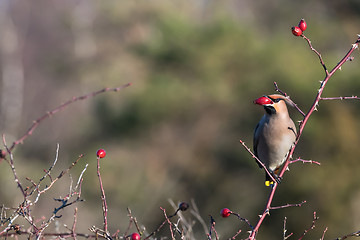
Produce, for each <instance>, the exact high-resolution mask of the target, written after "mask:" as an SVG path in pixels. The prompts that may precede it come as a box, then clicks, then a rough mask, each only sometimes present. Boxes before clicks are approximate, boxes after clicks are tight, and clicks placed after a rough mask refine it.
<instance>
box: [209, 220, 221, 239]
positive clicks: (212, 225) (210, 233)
mask: <svg viewBox="0 0 360 240" xmlns="http://www.w3.org/2000/svg"><path fill="white" fill-rule="evenodd" d="M212 232H214V234H215V239H216V240H219V236H218V234H217V232H216V229H215V220H214V218H213V217H212V216H211V215H210V229H209V233H208V234H207V236H208V239H209V240H211V239H212Z"/></svg>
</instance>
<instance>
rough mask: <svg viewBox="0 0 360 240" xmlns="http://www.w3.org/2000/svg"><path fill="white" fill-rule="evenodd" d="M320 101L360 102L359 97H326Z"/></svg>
mask: <svg viewBox="0 0 360 240" xmlns="http://www.w3.org/2000/svg"><path fill="white" fill-rule="evenodd" d="M320 100H360V97H358V96H351V97H326V98H323V97H322V98H320Z"/></svg>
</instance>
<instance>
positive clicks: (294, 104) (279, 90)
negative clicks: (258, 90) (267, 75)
mask: <svg viewBox="0 0 360 240" xmlns="http://www.w3.org/2000/svg"><path fill="white" fill-rule="evenodd" d="M274 86H275V91H277V92H279V93H280V94H281V95H283V96H284V97H286V99H287V101H288V102H290V104H291V105H292V106H293V107H294V108H296V110H298V111H299V113H301V115H303V117H305V113H304V112H303V111H302V110H301V109H300V108H299V107H298V105H297V104H296V103H295V102H294V101H293V100H292V99H291V98H290V96H288V95H287V94H286V92H283V91H282V90H281V89H280V88H279V87H278V85H277V83H276V82H274Z"/></svg>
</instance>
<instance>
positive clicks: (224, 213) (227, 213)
mask: <svg viewBox="0 0 360 240" xmlns="http://www.w3.org/2000/svg"><path fill="white" fill-rule="evenodd" d="M230 214H231V211H230V209H228V208H223V209H221V211H220V215H221V216H222V217H223V218H226V217H228V216H230Z"/></svg>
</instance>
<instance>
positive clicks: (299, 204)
mask: <svg viewBox="0 0 360 240" xmlns="http://www.w3.org/2000/svg"><path fill="white" fill-rule="evenodd" d="M304 203H306V201H302V202H301V203H294V204H289V203H288V204H285V205H282V206H278V207H270V209H272V210H275V209H281V208H288V207H301V206H302V205H303V204H304Z"/></svg>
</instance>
